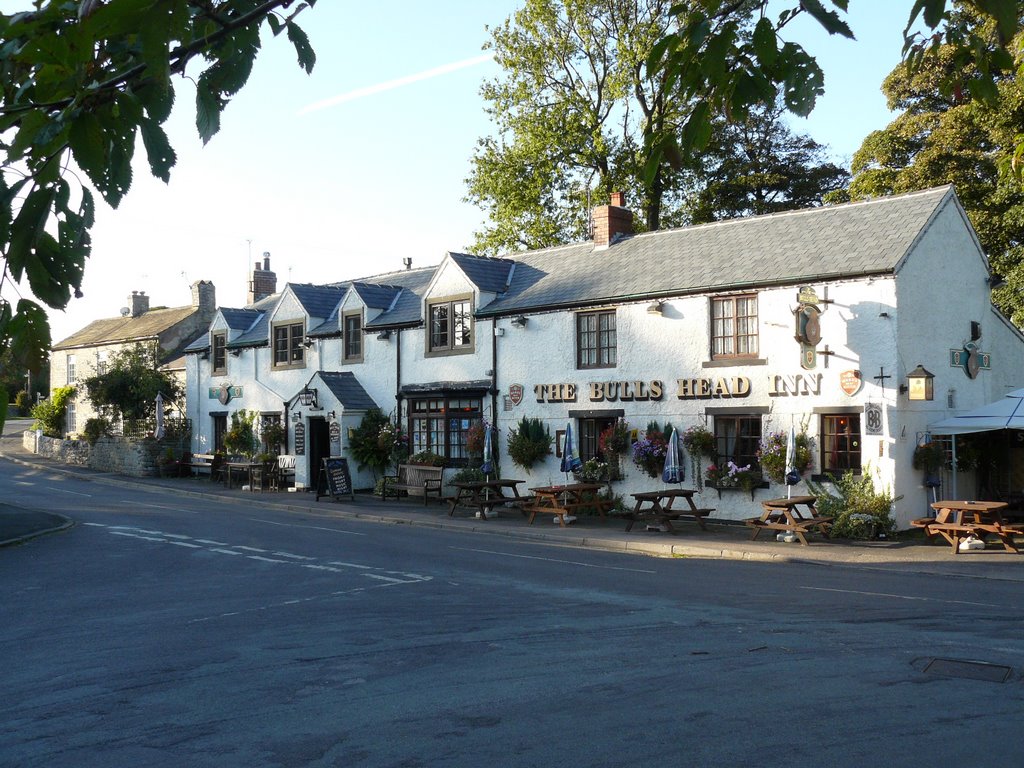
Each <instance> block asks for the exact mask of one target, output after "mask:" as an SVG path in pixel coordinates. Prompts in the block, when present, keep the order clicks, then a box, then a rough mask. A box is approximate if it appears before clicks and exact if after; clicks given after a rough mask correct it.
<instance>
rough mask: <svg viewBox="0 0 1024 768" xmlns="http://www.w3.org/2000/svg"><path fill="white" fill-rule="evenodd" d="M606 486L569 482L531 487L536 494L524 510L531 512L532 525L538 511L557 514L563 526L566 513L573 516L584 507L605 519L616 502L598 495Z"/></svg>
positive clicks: (527, 512) (602, 484) (559, 522)
mask: <svg viewBox="0 0 1024 768" xmlns="http://www.w3.org/2000/svg"><path fill="white" fill-rule="evenodd" d="M604 487H605V485H604V483H569V484H568V485H545V486H541V487H539V488H531V489H530V490H531V491H533V494H534V496H533V499H532V500H531V501H530V502H529V503H528V504H525V505H524V506H523V512H524V513H526V514H529V516H530V520H529V522H530V525H533V520H534V518H535V517H536V516H537V513H538V512H540V513H545V514H549V515H555V516H557V517H558V524H559V525H561V526H562V527H563V528H564V527H565V518H566V515H568V516H570V517H573V516H574V514H575V513H576V512H580V511H582V510H584V509H592V510H594V511H595V512H597V514H599V515H600V516H601V519H602V520H604V519H607V518H606V517H605V512H607V511H608V510H609V509H611V508H612V507H613V506H614V504H615V503H614V502H613V501H612V500H611V499H602V498H601V497H600V496H599V495H598V492H599V491H600V490H601V489H602V488H604ZM570 522H571V521H570Z"/></svg>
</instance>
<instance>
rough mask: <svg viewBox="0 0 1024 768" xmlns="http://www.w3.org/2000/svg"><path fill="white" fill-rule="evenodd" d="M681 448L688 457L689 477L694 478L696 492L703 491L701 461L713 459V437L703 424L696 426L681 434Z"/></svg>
mask: <svg viewBox="0 0 1024 768" xmlns="http://www.w3.org/2000/svg"><path fill="white" fill-rule="evenodd" d="M683 448H684V449H685V450H686V454H687V455H688V456H689V457H690V476H691V477H692V478H694V482H695V483H696V484H697V490H698V491H700V490H703V486H704V472H703V468H702V465H703V459H704V458H705V457H707V458H709V459H713V458H714V457H715V436H714V435H713V434H711V430H709V429H708V428H707V427H705V426H704V425H703V424H698V425H696V426H693V427H690V428H689V429H687V430H686V431H685V432H683Z"/></svg>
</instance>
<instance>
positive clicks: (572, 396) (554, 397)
mask: <svg viewBox="0 0 1024 768" xmlns="http://www.w3.org/2000/svg"><path fill="white" fill-rule="evenodd" d="M533 394H535V395H536V396H537V402H538V403H575V402H576V385H575V384H538V385H537V386H535V387H534V388H533Z"/></svg>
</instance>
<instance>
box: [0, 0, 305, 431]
mask: <svg viewBox="0 0 1024 768" xmlns="http://www.w3.org/2000/svg"><path fill="white" fill-rule="evenodd" d="M315 2H316V0H304V2H300V3H297V4H296V3H294V0H162V1H161V2H155V1H147V0H106V2H103V0H79V1H78V2H70V1H69V0H35V2H33V3H32V7H33V10H31V11H28V12H24V13H13V14H2V15H0V72H2V73H3V77H2V79H0V148H2V150H3V152H4V153H5V154H6V159H5V162H4V163H3V164H2V166H0V169H2V170H0V254H2V258H3V271H2V272H0V288H2V287H3V283H4V281H6V280H13V281H15V282H17V281H21V280H22V279H23V278H27V280H28V284H29V286H30V287H31V290H32V293H33V294H34V295H35V297H36V298H37V299H38V302H37V301H33V300H31V299H27V298H23V299H20V300H19V301H18V303H17V305H16V306H13V307H12V306H11V304H10V303H8V302H6V301H3V300H0V349H7V348H8V347H9V348H10V349H11V350H12V352H13V354H14V356H15V360H16V361H17V363H18V365H19V367H27V368H32V369H35V368H37V367H38V365H39V364H40V363H41V362H42V361H43V360H44V359H45V358H46V355H47V352H48V350H49V347H50V331H49V325H48V323H47V319H46V313H45V311H44V310H43V307H42V306H41V305H40V303H39V302H42V304H45V305H46V306H49V307H53V308H55V309H62V308H63V307H65V306H66V305H67V303H68V301H69V300H70V299H71V296H72V295H80V288H81V284H82V274H83V272H84V270H85V260H86V258H87V257H88V256H89V251H90V237H89V231H90V229H91V228H92V225H93V214H94V202H93V192H92V190H93V189H95V190H96V191H98V192H99V194H100V195H101V196H102V197H103V199H104V200H105V201H106V202H107V203H109V204H110V205H111V206H112V207H115V208H116V207H117V205H118V204H119V203H120V201H121V199H122V198H123V197H124V196H125V194H126V193H127V192H128V190H129V188H130V187H131V182H132V178H131V173H132V171H131V162H132V157H133V156H134V153H135V142H136V137H137V136H139V135H141V137H142V142H143V145H144V146H145V149H146V155H147V158H148V160H149V165H150V170H151V171H152V173H153V175H155V176H157V177H158V178H161V179H163V180H164V181H167V180H168V179H169V177H170V170H171V168H172V167H173V166H174V163H175V159H176V158H175V153H174V149H173V148H172V147H171V145H170V143H169V141H168V139H167V136H166V134H165V133H164V130H163V128H162V125H163V123H164V122H165V121H166V120H167V118H168V116H169V115H170V112H171V107H172V105H173V103H174V88H173V84H172V78H173V77H174V76H186V70H187V71H188V77H189V78H190V79H192V80H194V81H195V83H196V127H197V129H198V131H199V135H200V136H201V137H202V139H203V141H204V142H206V141H209V140H210V139H211V138H212V137H213V135H214V134H216V133H217V131H218V130H219V128H220V113H221V111H222V110H223V109H224V108H225V106H227V104H228V102H229V101H230V99H231V97H232V96H234V95H235V94H236V93H237V92H238V91H239V90H240V89H241V88H242V87H243V86H244V85H245V83H246V81H247V80H248V77H249V73H250V71H251V70H252V64H253V61H254V60H255V58H256V54H257V53H258V52H259V49H260V45H261V43H260V29H261V28H262V27H264V26H266V27H267V28H268V29H269V30H270V32H271V33H272V34H274V35H277V34H279V33H280V32H285V33H286V34H287V37H288V39H289V40H290V41H291V43H292V44H293V45H294V47H295V50H296V52H297V54H298V59H299V65H300V66H301V67H302V68H303V69H305V70H306V71H307V72H308V71H310V70H311V69H312V67H313V64H314V61H315V56H314V53H313V50H312V48H310V45H309V41H308V39H307V37H306V35H305V33H304V32H303V31H302V30H301V29H300V28H299V26H298V25H297V24H296V23H295V17H296V15H297V14H298V13H300V12H301V11H302V10H303V9H305V8H306V7H308V6H311V5H313V4H314V3H315ZM292 5H295V7H294V8H291V6H292ZM72 164H74V165H75V166H77V168H78V169H80V170H81V172H82V173H81V174H77V173H73V172H69V169H70V168H71V166H72ZM83 176H84V177H85V178H86V179H88V182H89V185H87V184H86V183H85V182H84V181H81V179H82V177H83ZM90 185H91V186H90ZM5 416H6V398H3V399H2V400H0V424H2V423H3V420H4V417H5Z"/></svg>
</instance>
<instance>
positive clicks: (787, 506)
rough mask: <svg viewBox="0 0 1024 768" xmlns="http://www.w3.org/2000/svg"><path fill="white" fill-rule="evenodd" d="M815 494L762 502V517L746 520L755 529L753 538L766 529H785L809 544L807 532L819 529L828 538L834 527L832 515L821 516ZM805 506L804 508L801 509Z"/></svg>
mask: <svg viewBox="0 0 1024 768" xmlns="http://www.w3.org/2000/svg"><path fill="white" fill-rule="evenodd" d="M816 504H817V499H816V498H815V497H814V496H792V497H790V498H788V499H785V498H783V499H769V500H768V501H762V502H761V508H762V509H763V510H764V511H763V512H762V513H761V516H760V517H752V518H750V519H749V520H747V521H746V523H747V525H749V526H750V527H751V528H753V529H754V533H753V535H752V536H751V537H750V538H751V540H753V539H756V538H757V535H758V534H759V533H760V532H761V531H762V530H765V529H768V530H772V531H783V532H789V533H792V534H794V535H795V536H796V537H797V538H798V539H799V540H800V543H801V544H807V536H806V535H807V534H808V533H810V532H812V531H814V530H817V531H818V532H819V533H821V534H822V535H823V536H824V537H825V538H828V529H829V528H831V527H832V518H831V517H820V516H819V515H818V510H817V508H816V506H815V505H816ZM801 507H803V510H801Z"/></svg>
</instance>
